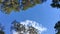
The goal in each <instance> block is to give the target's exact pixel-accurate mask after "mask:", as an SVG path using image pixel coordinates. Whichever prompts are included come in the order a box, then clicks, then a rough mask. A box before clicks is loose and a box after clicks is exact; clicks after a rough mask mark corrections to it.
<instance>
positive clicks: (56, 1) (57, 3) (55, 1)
mask: <svg viewBox="0 0 60 34" xmlns="http://www.w3.org/2000/svg"><path fill="white" fill-rule="evenodd" d="M51 6H52V7H53V8H55V7H56V8H60V0H52V3H51Z"/></svg>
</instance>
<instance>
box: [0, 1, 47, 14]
mask: <svg viewBox="0 0 60 34" xmlns="http://www.w3.org/2000/svg"><path fill="white" fill-rule="evenodd" d="M44 1H46V0H0V8H1V9H0V10H2V11H4V12H5V13H8V14H9V13H10V12H11V11H12V10H14V11H17V12H18V11H20V10H21V9H22V10H26V9H28V8H29V7H33V6H34V5H36V4H41V3H43V2H44Z"/></svg>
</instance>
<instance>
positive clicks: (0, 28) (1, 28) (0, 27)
mask: <svg viewBox="0 0 60 34" xmlns="http://www.w3.org/2000/svg"><path fill="white" fill-rule="evenodd" d="M3 29H4V28H3V26H1V24H0V34H5V32H4V31H3Z"/></svg>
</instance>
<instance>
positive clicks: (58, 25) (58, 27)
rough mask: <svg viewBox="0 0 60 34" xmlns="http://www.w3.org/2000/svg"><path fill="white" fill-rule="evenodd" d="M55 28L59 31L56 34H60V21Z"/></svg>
mask: <svg viewBox="0 0 60 34" xmlns="http://www.w3.org/2000/svg"><path fill="white" fill-rule="evenodd" d="M54 28H55V29H56V31H57V33H56V34H60V21H58V22H57V23H56V24H55V26H54Z"/></svg>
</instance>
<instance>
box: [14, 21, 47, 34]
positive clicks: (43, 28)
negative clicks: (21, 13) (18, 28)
mask: <svg viewBox="0 0 60 34" xmlns="http://www.w3.org/2000/svg"><path fill="white" fill-rule="evenodd" d="M20 23H21V24H23V25H25V26H26V28H27V26H31V25H32V26H33V27H34V28H36V29H38V30H39V33H40V34H41V33H42V32H44V31H46V30H47V28H45V27H43V26H42V24H39V23H38V22H36V21H31V20H26V21H23V22H20ZM14 34H18V33H17V32H14Z"/></svg>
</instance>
